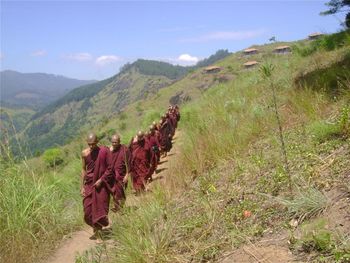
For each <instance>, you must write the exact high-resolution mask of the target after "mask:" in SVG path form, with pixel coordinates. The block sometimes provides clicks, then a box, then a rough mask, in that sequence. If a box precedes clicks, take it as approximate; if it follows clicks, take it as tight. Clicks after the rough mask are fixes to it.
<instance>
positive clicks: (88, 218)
mask: <svg viewBox="0 0 350 263" xmlns="http://www.w3.org/2000/svg"><path fill="white" fill-rule="evenodd" d="M107 154H108V148H106V147H104V146H101V147H97V148H96V149H94V150H93V151H92V152H90V153H89V154H88V155H87V156H85V157H84V158H85V164H86V175H85V177H84V191H85V197H84V199H83V205H84V220H85V222H86V223H87V224H88V225H89V226H91V227H94V228H98V229H101V228H102V226H107V225H108V210H109V192H108V187H107V185H106V184H105V181H106V174H105V171H106V169H107V167H108V163H107ZM98 179H101V180H102V181H103V183H102V185H101V187H100V188H99V189H96V188H95V186H94V184H95V183H96V181H97V180H98Z"/></svg>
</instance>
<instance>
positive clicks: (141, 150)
mask: <svg viewBox="0 0 350 263" xmlns="http://www.w3.org/2000/svg"><path fill="white" fill-rule="evenodd" d="M130 152H131V163H130V170H131V177H132V183H133V188H134V189H135V191H136V192H141V191H143V190H145V182H146V179H147V177H148V175H149V172H150V161H151V158H150V157H151V156H150V149H149V147H148V144H147V143H146V141H145V140H142V141H141V142H133V141H132V142H131V145H130Z"/></svg>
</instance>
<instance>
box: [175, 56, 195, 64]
mask: <svg viewBox="0 0 350 263" xmlns="http://www.w3.org/2000/svg"><path fill="white" fill-rule="evenodd" d="M177 60H178V61H179V62H184V63H186V64H196V63H197V62H198V61H199V58H197V57H193V56H191V55H189V54H182V55H180V56H179V57H178V58H177Z"/></svg>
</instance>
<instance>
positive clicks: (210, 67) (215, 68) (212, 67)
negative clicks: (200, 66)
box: [204, 66, 221, 71]
mask: <svg viewBox="0 0 350 263" xmlns="http://www.w3.org/2000/svg"><path fill="white" fill-rule="evenodd" d="M219 69H221V67H219V66H209V67H206V68H204V70H205V71H212V70H219Z"/></svg>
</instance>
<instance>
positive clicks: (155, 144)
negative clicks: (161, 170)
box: [147, 124, 160, 181]
mask: <svg viewBox="0 0 350 263" xmlns="http://www.w3.org/2000/svg"><path fill="white" fill-rule="evenodd" d="M155 130H156V126H155V125H153V124H152V125H151V126H150V127H149V135H148V136H147V143H148V146H149V148H150V152H151V163H150V173H149V175H148V178H147V179H148V180H149V181H152V174H153V173H154V171H155V170H156V169H157V165H158V162H159V159H160V143H159V141H158V137H157V134H156V132H155Z"/></svg>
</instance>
